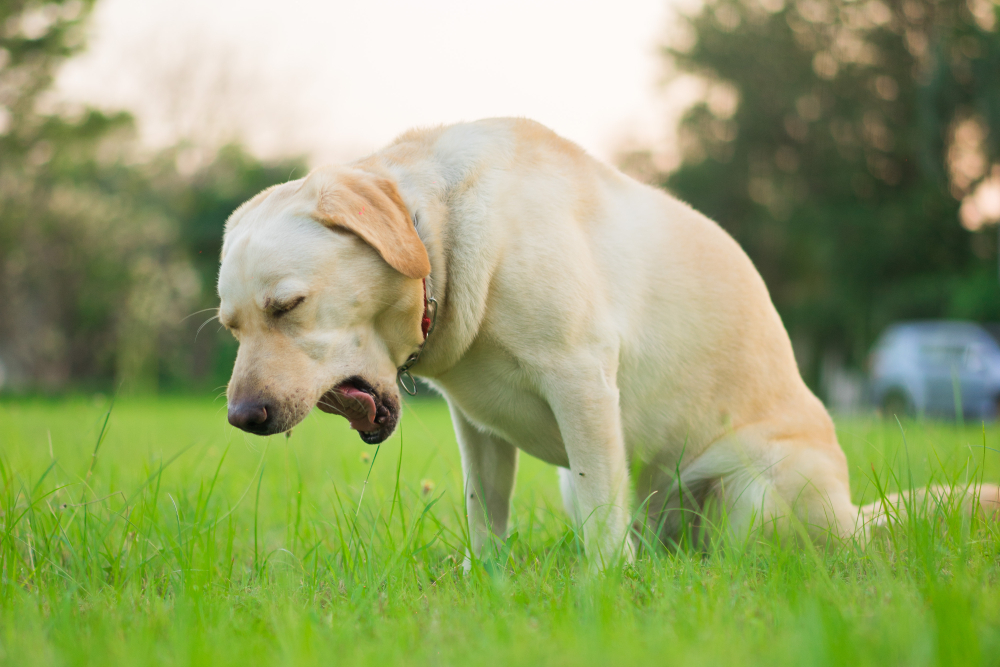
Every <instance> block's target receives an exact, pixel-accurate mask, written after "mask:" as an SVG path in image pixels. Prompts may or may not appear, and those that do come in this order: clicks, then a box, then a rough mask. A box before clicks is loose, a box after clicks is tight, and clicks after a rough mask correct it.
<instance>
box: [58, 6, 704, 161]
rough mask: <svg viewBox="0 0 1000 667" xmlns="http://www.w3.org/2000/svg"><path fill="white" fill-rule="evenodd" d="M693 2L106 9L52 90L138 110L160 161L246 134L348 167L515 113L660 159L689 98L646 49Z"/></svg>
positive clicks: (597, 148) (272, 147)
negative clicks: (435, 134)
mask: <svg viewBox="0 0 1000 667" xmlns="http://www.w3.org/2000/svg"><path fill="white" fill-rule="evenodd" d="M695 1H696V0H617V1H616V2H613V3H612V2H596V1H593V0H506V1H505V2H475V1H471V0H464V1H463V0H421V1H420V2H405V1H402V0H364V1H355V2H319V1H316V0H312V1H310V0H286V1H285V2H282V3H274V2H262V1H259V0H243V1H239V0H100V2H99V3H98V5H97V8H96V10H95V15H94V16H93V19H92V23H91V28H90V37H89V41H88V43H89V49H88V52H87V53H85V54H84V55H82V56H80V57H78V58H76V59H74V60H72V61H70V62H69V63H68V64H67V65H66V66H65V67H64V69H63V71H62V72H61V74H60V76H59V79H58V90H59V91H60V96H61V97H62V98H64V99H66V98H68V99H71V100H78V101H84V102H88V103H92V104H97V105H98V106H102V107H107V108H127V109H130V110H133V111H134V112H135V113H136V115H137V116H138V117H139V120H140V128H141V132H142V136H143V138H144V140H145V141H146V143H147V144H149V145H151V146H156V147H159V146H164V145H167V144H170V143H173V142H174V141H175V140H176V139H177V138H178V137H179V136H186V137H190V138H192V139H193V140H194V141H196V142H204V143H209V144H211V143H213V142H214V143H218V142H220V141H223V140H226V139H230V138H232V137H235V136H242V137H243V138H244V140H245V141H246V143H247V144H248V145H249V146H250V147H251V149H252V150H254V151H255V152H257V153H258V154H260V155H263V156H276V155H281V154H295V153H306V154H308V155H310V156H311V158H312V161H313V162H325V161H343V160H347V159H352V158H355V157H359V156H361V155H364V154H366V153H368V152H370V151H372V150H375V149H377V148H379V147H380V146H383V145H385V144H386V143H388V142H389V141H391V140H392V139H393V138H394V137H395V136H396V135H398V134H400V133H401V132H403V131H404V130H406V129H408V128H410V127H414V126H421V125H437V124H440V123H451V122H456V121H461V120H474V119H476V118H483V117H489V116H506V115H516V116H526V117H530V118H534V119H535V120H538V121H541V122H542V123H545V124H546V125H549V126H550V127H552V128H553V129H555V130H556V131H557V132H559V133H560V134H562V135H563V136H565V137H567V138H570V139H572V140H574V141H576V142H577V143H579V144H581V145H582V146H583V147H584V148H586V149H587V150H589V151H590V152H591V153H593V154H594V155H596V156H598V157H600V158H603V159H605V160H612V159H613V157H614V153H615V152H616V150H618V149H620V148H621V147H622V146H623V145H624V144H629V143H631V144H633V145H643V146H648V147H650V148H653V149H654V150H655V151H656V152H659V153H669V152H670V151H671V149H672V145H673V138H674V134H673V131H674V125H675V123H676V119H677V116H678V114H679V113H680V111H681V110H682V108H683V107H684V105H685V104H687V103H689V102H690V100H691V99H692V97H693V96H694V95H696V94H697V91H696V86H695V85H694V84H693V83H692V82H691V81H690V80H688V81H687V82H685V81H683V80H681V81H678V80H676V79H674V78H673V77H670V76H668V75H667V74H666V69H665V67H664V63H663V60H662V58H659V57H658V56H657V50H658V48H659V47H660V46H661V45H662V44H663V43H664V41H665V40H667V39H671V38H674V37H671V35H674V32H672V26H676V25H677V22H676V21H674V20H672V17H673V16H674V12H675V11H676V8H678V7H680V6H683V5H686V6H688V7H690V6H692V2H695ZM673 30H674V31H675V30H676V28H673ZM665 80H672V81H673V83H672V84H670V85H669V87H665V86H664V81H665Z"/></svg>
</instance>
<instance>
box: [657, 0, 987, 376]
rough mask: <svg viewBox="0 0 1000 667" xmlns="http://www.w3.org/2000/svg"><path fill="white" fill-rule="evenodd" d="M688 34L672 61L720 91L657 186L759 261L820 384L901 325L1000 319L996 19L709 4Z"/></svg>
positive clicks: (701, 107)
mask: <svg viewBox="0 0 1000 667" xmlns="http://www.w3.org/2000/svg"><path fill="white" fill-rule="evenodd" d="M686 20H687V23H688V26H689V28H690V30H691V32H692V35H693V37H694V39H692V40H689V41H690V43H691V46H690V48H688V49H684V50H681V49H667V50H666V55H667V56H668V57H669V58H670V59H671V60H672V61H673V62H674V63H676V65H677V66H679V68H680V69H681V70H684V71H687V72H692V73H695V74H698V75H700V76H702V77H704V78H705V79H707V81H708V82H709V86H708V92H707V95H706V98H705V101H704V102H703V103H700V104H698V105H696V106H695V107H693V108H692V109H691V110H690V111H689V113H688V114H687V115H686V116H685V118H684V120H683V122H682V127H681V141H682V148H683V151H684V160H683V164H682V166H681V167H680V168H679V169H678V170H677V171H675V172H673V173H671V174H669V175H665V176H664V177H662V179H661V183H662V185H664V186H665V187H667V188H668V189H670V190H672V191H673V192H675V193H676V194H677V195H679V196H680V197H681V198H682V199H685V200H686V201H688V202H690V203H691V204H692V205H693V206H694V207H695V208H697V209H698V210H700V211H703V212H704V213H706V214H707V215H709V216H710V217H712V218H714V219H715V220H717V221H718V222H719V223H720V224H722V225H723V227H725V228H726V229H727V230H728V231H729V232H730V233H731V234H733V236H734V237H735V238H736V239H737V240H738V241H739V242H740V244H741V245H742V246H743V247H744V249H745V250H746V251H747V253H748V254H749V255H750V257H751V258H752V259H753V260H754V262H755V263H756V265H757V267H758V269H759V270H760V271H761V273H762V275H763V276H764V279H765V281H766V282H767V285H768V287H769V288H770V290H771V296H772V298H773V300H774V302H775V305H776V306H777V308H778V310H779V312H780V313H781V315H782V318H783V319H784V321H785V324H786V326H787V327H788V329H789V332H790V334H791V336H792V339H793V343H794V344H795V346H796V356H797V357H798V358H799V361H800V365H801V366H802V371H803V375H804V376H805V377H806V379H807V381H809V382H810V384H812V385H813V386H815V385H816V384H817V380H818V375H819V368H820V360H821V357H822V355H823V354H824V353H826V354H831V353H832V354H837V355H839V356H841V357H842V358H845V359H846V360H847V362H848V363H851V364H860V363H861V362H862V361H863V359H864V357H865V354H866V352H867V350H868V348H869V346H870V345H871V343H872V341H873V338H874V337H875V336H877V334H878V333H879V332H880V331H881V330H882V328H883V327H885V325H887V324H888V323H890V322H892V321H894V320H897V319H904V318H924V317H928V318H930V317H960V318H970V319H978V320H1000V290H998V287H997V268H996V242H995V236H994V234H995V231H992V232H990V233H989V234H987V233H986V232H984V231H982V229H981V228H982V226H983V225H984V224H985V223H989V222H993V221H995V220H996V219H998V218H1000V199H998V202H997V204H996V206H995V207H994V205H993V199H992V198H993V192H994V189H996V196H997V197H998V198H1000V169H998V168H997V167H995V165H996V164H997V163H998V161H1000V34H998V32H997V22H998V21H997V5H995V4H993V3H992V2H991V1H990V0H969V2H965V1H964V0H963V1H958V0H796V1H795V2H793V3H789V4H786V2H785V0H709V1H708V2H706V3H705V4H704V5H703V7H702V8H701V10H700V12H699V13H697V14H696V15H693V16H690V17H688V18H687V19H686ZM960 210H961V223H962V224H960ZM963 225H964V227H963Z"/></svg>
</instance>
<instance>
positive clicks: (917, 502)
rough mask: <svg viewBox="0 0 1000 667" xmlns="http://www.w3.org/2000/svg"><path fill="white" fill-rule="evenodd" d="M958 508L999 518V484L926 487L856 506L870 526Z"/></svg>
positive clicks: (965, 511)
mask: <svg viewBox="0 0 1000 667" xmlns="http://www.w3.org/2000/svg"><path fill="white" fill-rule="evenodd" d="M953 509H960V510H961V511H962V512H964V513H966V514H968V515H969V516H979V517H981V518H984V519H987V520H991V521H1000V487H998V486H996V485H995V484H980V485H974V486H968V487H958V486H956V487H949V486H929V487H927V488H924V489H914V490H911V491H902V492H899V493H890V494H887V495H885V496H883V497H882V498H880V499H878V500H876V501H875V502H873V503H869V504H867V505H862V506H861V507H859V508H858V513H859V518H860V519H861V520H862V521H863V522H864V524H865V526H866V527H868V528H869V529H872V528H880V527H884V526H886V525H888V524H889V523H890V522H894V523H898V522H900V521H905V520H906V519H907V518H909V517H911V516H914V515H924V516H933V515H934V514H936V513H937V512H938V511H940V510H946V511H951V510H953Z"/></svg>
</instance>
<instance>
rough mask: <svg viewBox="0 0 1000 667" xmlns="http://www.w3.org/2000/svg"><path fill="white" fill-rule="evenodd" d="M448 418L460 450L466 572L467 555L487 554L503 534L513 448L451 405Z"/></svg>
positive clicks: (512, 474) (513, 469)
mask: <svg viewBox="0 0 1000 667" xmlns="http://www.w3.org/2000/svg"><path fill="white" fill-rule="evenodd" d="M449 407H450V408H451V419H452V422H453V423H454V425H455V434H456V435H457V436H458V447H459V450H460V451H461V453H462V477H463V481H464V484H465V507H466V512H467V513H468V516H469V542H470V545H469V546H470V554H467V555H466V560H465V569H466V571H468V570H469V568H470V567H471V566H472V561H471V558H473V557H474V558H480V557H482V556H488V555H489V552H484V547H486V546H487V545H488V546H489V548H490V549H493V548H494V547H495V546H497V545H496V538H499V539H501V540H502V539H503V538H504V536H505V535H506V534H507V518H508V517H509V516H510V498H511V495H512V494H513V492H514V479H515V477H516V476H517V448H516V447H514V446H513V445H512V444H510V443H509V442H507V441H506V440H503V439H502V438H498V437H495V436H493V435H490V434H487V433H483V432H482V431H480V430H479V429H478V428H476V427H475V426H473V425H472V424H471V423H469V420H468V419H466V417H465V415H463V414H462V412H461V410H459V409H458V408H457V407H455V406H454V405H453V404H449Z"/></svg>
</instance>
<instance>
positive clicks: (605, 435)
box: [549, 368, 635, 570]
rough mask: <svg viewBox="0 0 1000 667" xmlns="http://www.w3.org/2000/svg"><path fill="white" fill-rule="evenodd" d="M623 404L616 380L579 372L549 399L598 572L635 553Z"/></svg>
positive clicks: (587, 548) (598, 372) (590, 556)
mask: <svg viewBox="0 0 1000 667" xmlns="http://www.w3.org/2000/svg"><path fill="white" fill-rule="evenodd" d="M618 400H619V395H618V388H617V387H616V386H614V384H613V378H609V377H608V375H606V374H605V373H604V372H603V371H602V370H595V371H594V372H590V373H588V372H586V370H580V369H579V368H577V369H574V371H573V372H572V373H570V374H566V375H565V376H563V377H562V378H560V381H559V383H558V384H557V385H554V386H553V387H552V391H551V393H550V396H549V404H550V406H551V407H552V411H553V412H554V413H555V416H556V421H557V422H558V423H559V431H560V433H561V434H562V439H563V443H564V445H565V447H566V454H567V456H568V458H569V466H570V467H569V475H568V476H569V478H570V479H571V480H572V492H573V493H572V497H573V502H575V503H576V504H577V507H576V508H575V509H576V511H575V512H574V514H576V516H578V517H579V519H580V521H581V522H582V523H583V542H584V549H585V551H586V553H587V558H588V559H589V560H590V563H591V567H593V568H594V569H598V570H603V569H605V568H607V567H610V566H612V565H614V564H615V563H617V562H618V561H619V559H620V558H622V557H624V558H625V560H626V561H631V560H632V559H633V557H634V555H635V553H634V552H635V550H634V546H633V544H632V540H631V539H629V536H628V529H629V525H630V517H629V509H628V506H629V481H628V458H627V455H626V451H625V441H624V437H623V435H622V429H621V417H620V409H619V404H618ZM567 481H568V480H567Z"/></svg>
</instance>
